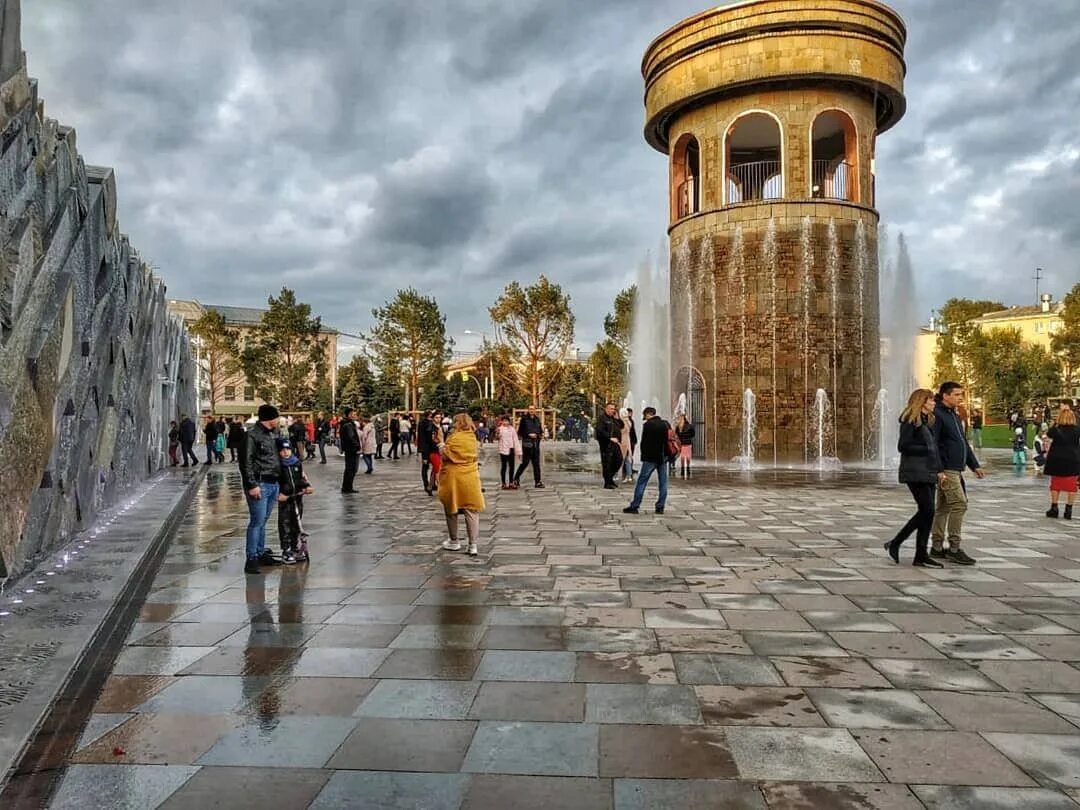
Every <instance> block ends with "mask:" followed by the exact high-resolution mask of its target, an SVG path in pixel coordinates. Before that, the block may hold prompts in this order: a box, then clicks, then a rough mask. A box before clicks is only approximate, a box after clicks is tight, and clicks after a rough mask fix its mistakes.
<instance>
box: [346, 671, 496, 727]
mask: <svg viewBox="0 0 1080 810" xmlns="http://www.w3.org/2000/svg"><path fill="white" fill-rule="evenodd" d="M479 690H480V684H479V683H477V682H476V681H434V680H432V681H420V680H386V681H380V682H379V683H378V684H377V685H376V686H375V688H374V689H372V690H371V693H370V694H369V695H368V696H367V697H366V698H365V699H364V702H363V703H361V704H360V708H359V709H357V711H356V714H357V715H358V716H360V717H403V718H414V719H418V720H424V719H428V720H464V719H466V717H467V716H468V713H469V709H470V707H471V706H472V703H473V700H474V699H475V698H476V693H477V692H478V691H479Z"/></svg>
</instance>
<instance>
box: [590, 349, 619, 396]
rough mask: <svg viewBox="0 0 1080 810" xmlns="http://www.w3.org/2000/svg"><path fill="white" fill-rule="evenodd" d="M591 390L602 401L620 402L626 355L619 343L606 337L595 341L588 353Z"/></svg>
mask: <svg viewBox="0 0 1080 810" xmlns="http://www.w3.org/2000/svg"><path fill="white" fill-rule="evenodd" d="M589 373H590V375H591V377H592V386H593V391H594V392H595V393H596V394H597V395H598V396H599V397H600V399H602V400H603V401H604V402H620V401H621V400H622V391H623V390H624V388H625V380H626V357H625V355H624V354H623V353H622V350H621V349H619V345H618V344H617V343H616V342H615V341H614V340H611V339H610V338H608V339H607V340H605V341H604V342H603V343H597V344H596V348H595V349H593V353H592V354H591V355H589Z"/></svg>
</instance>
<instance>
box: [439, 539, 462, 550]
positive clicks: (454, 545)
mask: <svg viewBox="0 0 1080 810" xmlns="http://www.w3.org/2000/svg"><path fill="white" fill-rule="evenodd" d="M442 547H443V548H444V549H446V550H447V551H461V543H459V542H458V541H457V540H443V543H442Z"/></svg>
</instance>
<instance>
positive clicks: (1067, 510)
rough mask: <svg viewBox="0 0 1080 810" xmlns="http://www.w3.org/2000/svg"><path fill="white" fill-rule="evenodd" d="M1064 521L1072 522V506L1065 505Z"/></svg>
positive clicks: (1069, 504)
mask: <svg viewBox="0 0 1080 810" xmlns="http://www.w3.org/2000/svg"><path fill="white" fill-rule="evenodd" d="M1063 517H1064V518H1065V520H1072V504H1071V503H1067V504H1065V514H1064V515H1063Z"/></svg>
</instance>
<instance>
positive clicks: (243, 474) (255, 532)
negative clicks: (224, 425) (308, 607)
mask: <svg viewBox="0 0 1080 810" xmlns="http://www.w3.org/2000/svg"><path fill="white" fill-rule="evenodd" d="M258 418H259V421H258V422H257V423H255V424H254V425H252V426H251V429H250V430H248V432H247V433H246V434H245V436H244V445H243V449H242V450H241V452H240V479H241V481H243V487H244V498H245V499H246V500H247V507H248V527H247V562H246V564H245V565H244V573H245V574H258V573H259V565H260V564H262V565H277V564H278V563H279V560H278V559H277V558H276V557H274V555H273V554H271V553H270V550H269V549H267V547H266V523H267V521H268V520H269V519H270V513H271V512H273V511H274V504H275V503H277V496H278V492H279V487H278V476H279V472H280V464H281V463H280V461H278V451H277V445H276V443H275V442H276V439H277V426H278V410H277V408H275V407H274V406H273V405H260V406H259V415H258Z"/></svg>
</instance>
